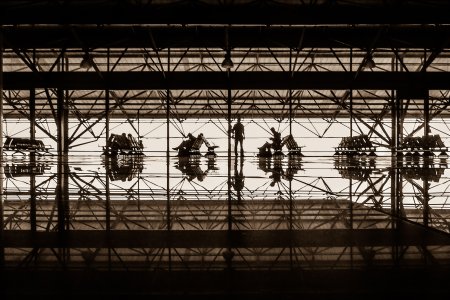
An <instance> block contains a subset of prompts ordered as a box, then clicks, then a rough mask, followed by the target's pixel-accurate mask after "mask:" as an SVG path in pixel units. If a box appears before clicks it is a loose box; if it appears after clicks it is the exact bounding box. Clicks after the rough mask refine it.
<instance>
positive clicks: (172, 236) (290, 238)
mask: <svg viewBox="0 0 450 300" xmlns="http://www.w3.org/2000/svg"><path fill="white" fill-rule="evenodd" d="M400 227H401V229H398V230H392V229H354V230H352V229H330V230H319V229H318V230H295V231H289V230H264V231H263V230H256V231H253V230H245V231H241V230H239V231H230V232H228V231H219V230H212V231H210V230H171V231H167V230H156V231H147V230H112V231H109V232H107V231H89V230H71V231H67V232H62V233H61V232H60V233H58V232H34V233H33V232H31V231H25V230H5V231H3V239H2V246H3V247H7V248H8V247H12V248H16V247H17V248H20V247H25V248H33V247H37V248H60V247H67V248H91V247H96V248H141V247H142V248H145V247H151V248H172V247H173V248H226V247H234V248H259V247H270V248H283V247H353V246H355V247H356V246H358V247H359V246H361V247H363V246H373V247H375V246H392V245H407V246H413V245H450V237H449V236H448V235H447V234H445V233H439V232H435V231H433V230H426V229H425V228H421V227H420V226H416V225H410V224H404V225H402V226H400Z"/></svg>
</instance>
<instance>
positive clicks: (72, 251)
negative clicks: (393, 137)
mask: <svg viewBox="0 0 450 300" xmlns="http://www.w3.org/2000/svg"><path fill="white" fill-rule="evenodd" d="M3 174H4V175H3V178H2V181H1V182H2V187H3V203H2V218H1V221H2V226H1V228H2V231H1V245H2V247H1V249H0V251H1V253H0V259H1V267H2V273H1V274H2V277H3V278H2V281H1V282H2V293H3V296H4V297H12V296H13V295H32V294H33V295H35V294H38V295H46V296H57V295H59V294H61V293H67V291H70V293H71V294H73V295H78V296H80V295H87V294H91V293H96V294H98V295H109V296H114V295H133V296H146V295H153V296H160V297H165V296H171V295H172V296H173V295H184V297H194V298H198V297H206V298H208V297H210V296H216V297H226V296H229V295H245V296H246V297H249V298H252V297H255V298H261V297H270V296H277V297H287V298H292V297H293V298H296V296H305V297H311V298H314V299H320V298H321V297H323V298H324V299H326V298H327V297H329V296H335V295H341V296H343V295H345V296H348V297H356V298H357V297H359V296H365V297H367V296H374V297H377V298H379V297H381V296H383V295H384V293H387V291H388V290H389V291H392V293H394V294H395V295H397V294H398V295H402V296H415V295H424V296H430V295H439V296H440V295H443V294H448V293H449V292H450V288H449V287H448V284H447V283H446V281H447V280H448V278H450V277H449V275H450V272H449V270H450V201H449V196H450V170H449V169H448V166H447V159H446V158H440V157H434V158H423V157H416V156H410V157H402V158H390V157H367V156H364V157H352V158H347V157H341V156H339V157H299V156H291V157H289V156H285V157H282V158H258V157H245V158H240V157H238V158H234V157H233V158H232V159H231V161H228V160H227V159H226V158H224V157H217V158H214V157H210V158H207V157H191V158H177V157H170V159H169V160H167V159H166V157H149V156H145V157H143V156H129V157H126V156H119V157H117V158H110V157H102V156H100V155H97V154H93V155H91V156H69V157H57V156H36V157H35V156H31V157H30V156H21V155H16V156H7V157H6V160H5V161H4V164H3ZM394 294H391V295H394ZM2 299H3V298H2Z"/></svg>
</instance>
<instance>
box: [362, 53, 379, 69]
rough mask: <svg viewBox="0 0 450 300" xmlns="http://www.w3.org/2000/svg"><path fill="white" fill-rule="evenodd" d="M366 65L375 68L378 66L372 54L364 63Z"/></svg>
mask: <svg viewBox="0 0 450 300" xmlns="http://www.w3.org/2000/svg"><path fill="white" fill-rule="evenodd" d="M364 67H366V68H369V69H373V68H375V67H376V64H375V61H374V60H373V57H372V55H370V56H369V57H367V59H366V63H365V64H364Z"/></svg>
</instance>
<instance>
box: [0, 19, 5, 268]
mask: <svg viewBox="0 0 450 300" xmlns="http://www.w3.org/2000/svg"><path fill="white" fill-rule="evenodd" d="M3 50H4V49H3V28H2V26H1V25H0V267H2V266H3V265H4V263H5V248H4V247H3V230H4V228H3V227H4V224H3V200H4V199H3V181H4V178H5V177H4V172H3Z"/></svg>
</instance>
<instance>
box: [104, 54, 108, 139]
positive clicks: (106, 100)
mask: <svg viewBox="0 0 450 300" xmlns="http://www.w3.org/2000/svg"><path fill="white" fill-rule="evenodd" d="M106 70H107V72H108V74H109V48H108V51H107V54H106ZM105 117H106V119H105V122H106V123H105V134H106V141H105V145H107V143H108V139H109V87H107V88H106V90H105Z"/></svg>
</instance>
